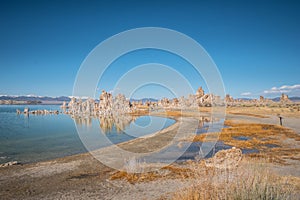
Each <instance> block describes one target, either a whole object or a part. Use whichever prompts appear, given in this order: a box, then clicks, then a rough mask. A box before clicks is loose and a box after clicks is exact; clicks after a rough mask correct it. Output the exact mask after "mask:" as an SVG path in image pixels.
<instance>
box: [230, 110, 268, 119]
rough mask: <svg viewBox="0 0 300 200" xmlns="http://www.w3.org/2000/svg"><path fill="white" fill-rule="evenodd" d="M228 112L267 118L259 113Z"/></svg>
mask: <svg viewBox="0 0 300 200" xmlns="http://www.w3.org/2000/svg"><path fill="white" fill-rule="evenodd" d="M228 113H229V114H233V115H245V116H251V117H257V118H268V117H267V116H265V115H259V114H253V113H244V112H230V111H229V112H228Z"/></svg>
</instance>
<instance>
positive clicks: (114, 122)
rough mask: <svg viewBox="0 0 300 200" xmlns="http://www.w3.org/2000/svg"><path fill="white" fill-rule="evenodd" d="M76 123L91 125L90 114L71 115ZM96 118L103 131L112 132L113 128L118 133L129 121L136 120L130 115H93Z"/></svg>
mask: <svg viewBox="0 0 300 200" xmlns="http://www.w3.org/2000/svg"><path fill="white" fill-rule="evenodd" d="M72 118H73V119H74V121H75V123H76V125H79V126H86V127H91V126H92V119H93V117H92V116H74V115H73V116H72ZM94 118H95V119H98V121H99V125H100V128H101V130H102V132H103V133H110V132H112V130H113V128H115V129H116V131H117V132H118V133H122V132H123V130H124V129H125V128H126V127H128V126H129V125H130V123H131V122H133V121H135V120H136V118H137V117H136V116H131V115H117V114H116V115H113V114H111V115H105V116H97V117H94Z"/></svg>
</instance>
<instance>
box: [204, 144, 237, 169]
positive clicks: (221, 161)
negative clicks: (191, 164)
mask: <svg viewBox="0 0 300 200" xmlns="http://www.w3.org/2000/svg"><path fill="white" fill-rule="evenodd" d="M241 159H242V150H241V149H239V148H236V147H232V148H231V149H227V150H221V151H219V152H217V153H216V154H215V156H214V157H212V158H210V159H207V160H206V161H205V165H206V167H214V168H218V169H232V168H235V167H237V166H238V164H239V162H240V161H241Z"/></svg>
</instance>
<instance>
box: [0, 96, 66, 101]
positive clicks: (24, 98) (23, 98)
mask: <svg viewBox="0 0 300 200" xmlns="http://www.w3.org/2000/svg"><path fill="white" fill-rule="evenodd" d="M0 100H13V101H42V102H44V101H70V100H71V98H70V97H65V96H61V97H47V96H33V95H26V96H6V95H4V96H0Z"/></svg>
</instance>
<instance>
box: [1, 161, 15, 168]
mask: <svg viewBox="0 0 300 200" xmlns="http://www.w3.org/2000/svg"><path fill="white" fill-rule="evenodd" d="M18 164H20V163H19V162H18V161H10V162H7V163H3V164H0V167H8V166H11V165H18Z"/></svg>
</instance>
